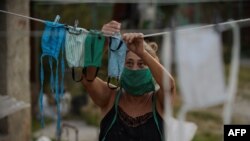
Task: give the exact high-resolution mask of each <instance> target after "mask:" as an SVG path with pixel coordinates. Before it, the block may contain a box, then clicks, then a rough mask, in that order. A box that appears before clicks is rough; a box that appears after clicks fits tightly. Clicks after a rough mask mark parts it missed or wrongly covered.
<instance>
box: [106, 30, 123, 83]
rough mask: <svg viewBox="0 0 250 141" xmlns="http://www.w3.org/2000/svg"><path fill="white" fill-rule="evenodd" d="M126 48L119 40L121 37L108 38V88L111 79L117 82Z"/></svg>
mask: <svg viewBox="0 0 250 141" xmlns="http://www.w3.org/2000/svg"><path fill="white" fill-rule="evenodd" d="M126 51H127V46H126V44H125V43H124V42H123V40H121V35H120V34H119V35H117V36H115V37H110V38H109V48H108V82H107V83H108V86H109V87H110V85H109V83H110V80H111V79H112V78H116V80H117V82H119V79H120V76H121V74H122V70H123V67H124V63H125V57H126Z"/></svg>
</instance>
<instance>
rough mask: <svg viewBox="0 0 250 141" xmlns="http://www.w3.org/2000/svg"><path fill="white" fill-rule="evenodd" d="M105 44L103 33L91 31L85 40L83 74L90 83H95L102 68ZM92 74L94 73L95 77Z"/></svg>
mask: <svg viewBox="0 0 250 141" xmlns="http://www.w3.org/2000/svg"><path fill="white" fill-rule="evenodd" d="M104 43H105V37H104V36H103V35H102V34H101V32H99V31H96V30H90V31H89V33H88V34H87V37H86V40H85V51H84V69H83V73H84V74H85V75H86V79H87V80H88V81H93V80H94V79H95V77H96V76H97V73H98V70H99V68H100V67H101V64H102V54H103V47H104ZM89 67H91V68H89ZM93 68H94V71H93ZM91 73H94V75H93V74H91Z"/></svg>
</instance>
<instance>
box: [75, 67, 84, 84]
mask: <svg viewBox="0 0 250 141" xmlns="http://www.w3.org/2000/svg"><path fill="white" fill-rule="evenodd" d="M72 79H73V80H74V81H75V82H81V81H82V79H83V77H81V78H80V79H79V80H76V78H75V69H74V67H72Z"/></svg>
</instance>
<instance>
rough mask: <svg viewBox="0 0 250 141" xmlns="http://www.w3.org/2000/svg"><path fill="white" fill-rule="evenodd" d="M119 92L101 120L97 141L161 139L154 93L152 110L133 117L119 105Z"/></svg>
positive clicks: (147, 140)
mask: <svg viewBox="0 0 250 141" xmlns="http://www.w3.org/2000/svg"><path fill="white" fill-rule="evenodd" d="M120 93H121V92H118V93H117V94H116V99H115V104H114V106H113V107H112V109H111V110H110V111H109V112H108V113H107V114H106V115H105V116H104V118H103V119H102V121H101V125H100V135H99V141H163V140H162V138H163V137H162V133H163V119H162V118H161V116H160V115H159V113H158V112H157V110H156V107H155V98H154V97H155V96H154V94H153V96H152V97H153V104H152V112H149V113H146V114H144V115H142V116H139V117H135V118H133V117H131V116H129V115H128V114H127V113H125V112H124V111H123V110H122V109H121V108H120V107H119V105H118V103H119V97H120Z"/></svg>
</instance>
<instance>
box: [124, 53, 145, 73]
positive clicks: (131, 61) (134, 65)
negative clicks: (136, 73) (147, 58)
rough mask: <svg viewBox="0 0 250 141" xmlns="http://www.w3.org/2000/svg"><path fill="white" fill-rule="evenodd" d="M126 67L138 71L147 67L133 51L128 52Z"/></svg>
mask: <svg viewBox="0 0 250 141" xmlns="http://www.w3.org/2000/svg"><path fill="white" fill-rule="evenodd" d="M125 67H126V68H128V69H131V70H138V69H144V68H146V67H147V66H146V65H145V64H144V62H143V61H142V59H141V58H140V57H139V56H137V55H136V54H135V53H133V52H132V51H128V52H127V56H126V60H125Z"/></svg>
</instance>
